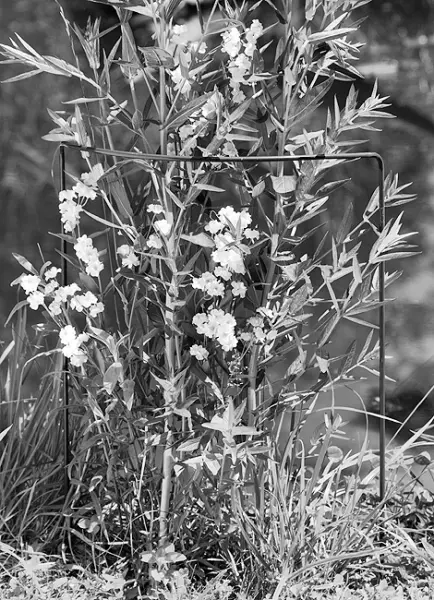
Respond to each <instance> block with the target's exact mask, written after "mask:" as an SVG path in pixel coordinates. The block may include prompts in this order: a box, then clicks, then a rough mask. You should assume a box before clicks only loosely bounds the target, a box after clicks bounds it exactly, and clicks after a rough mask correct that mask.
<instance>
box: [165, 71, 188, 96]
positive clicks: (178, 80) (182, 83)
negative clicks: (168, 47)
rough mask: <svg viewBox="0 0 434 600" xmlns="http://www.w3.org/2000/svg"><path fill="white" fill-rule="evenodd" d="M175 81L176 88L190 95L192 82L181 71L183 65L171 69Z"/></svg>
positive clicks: (185, 94)
mask: <svg viewBox="0 0 434 600" xmlns="http://www.w3.org/2000/svg"><path fill="white" fill-rule="evenodd" d="M169 73H170V76H171V78H172V81H173V83H174V84H175V90H177V91H181V93H182V94H184V96H188V95H189V93H190V90H191V83H190V81H189V80H188V79H186V78H185V77H184V76H183V75H182V73H181V67H179V66H178V67H176V69H173V70H172V71H169Z"/></svg>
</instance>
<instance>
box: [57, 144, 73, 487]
mask: <svg viewBox="0 0 434 600" xmlns="http://www.w3.org/2000/svg"><path fill="white" fill-rule="evenodd" d="M59 160H60V191H64V190H66V170H65V164H66V159H65V146H64V145H61V146H60V154H59ZM62 233H64V231H63V224H62ZM60 248H61V252H62V259H61V267H62V286H63V287H64V286H66V285H67V283H68V261H67V260H66V256H67V252H68V246H67V243H66V240H65V239H64V238H62V240H61V244H60ZM68 372H69V361H68V359H67V357H66V356H64V357H63V367H62V384H63V385H62V388H63V389H62V391H63V456H64V473H63V493H64V496H65V499H66V497H67V495H68V492H69V476H68V465H69V463H70V462H71V447H70V444H69V389H68Z"/></svg>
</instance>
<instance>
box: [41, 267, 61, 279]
mask: <svg viewBox="0 0 434 600" xmlns="http://www.w3.org/2000/svg"><path fill="white" fill-rule="evenodd" d="M61 272H62V270H61V269H58V268H57V267H50V268H49V269H47V270H46V271H45V273H44V278H45V280H46V281H48V280H49V279H54V278H55V277H57V273H61Z"/></svg>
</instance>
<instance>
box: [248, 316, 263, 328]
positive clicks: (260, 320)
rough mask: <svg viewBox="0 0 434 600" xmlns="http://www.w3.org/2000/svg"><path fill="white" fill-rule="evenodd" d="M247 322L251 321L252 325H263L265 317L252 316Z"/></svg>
mask: <svg viewBox="0 0 434 600" xmlns="http://www.w3.org/2000/svg"><path fill="white" fill-rule="evenodd" d="M247 323H250V325H251V326H252V327H263V326H264V319H263V318H262V317H250V319H247Z"/></svg>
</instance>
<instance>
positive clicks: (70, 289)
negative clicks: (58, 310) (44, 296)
mask: <svg viewBox="0 0 434 600" xmlns="http://www.w3.org/2000/svg"><path fill="white" fill-rule="evenodd" d="M77 292H81V289H80V287H79V286H78V285H77V284H76V283H70V284H69V285H65V286H64V287H60V288H58V289H56V291H55V293H54V302H57V303H58V304H61V303H62V302H66V301H67V300H68V298H69V297H70V296H74V294H76V293H77Z"/></svg>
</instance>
